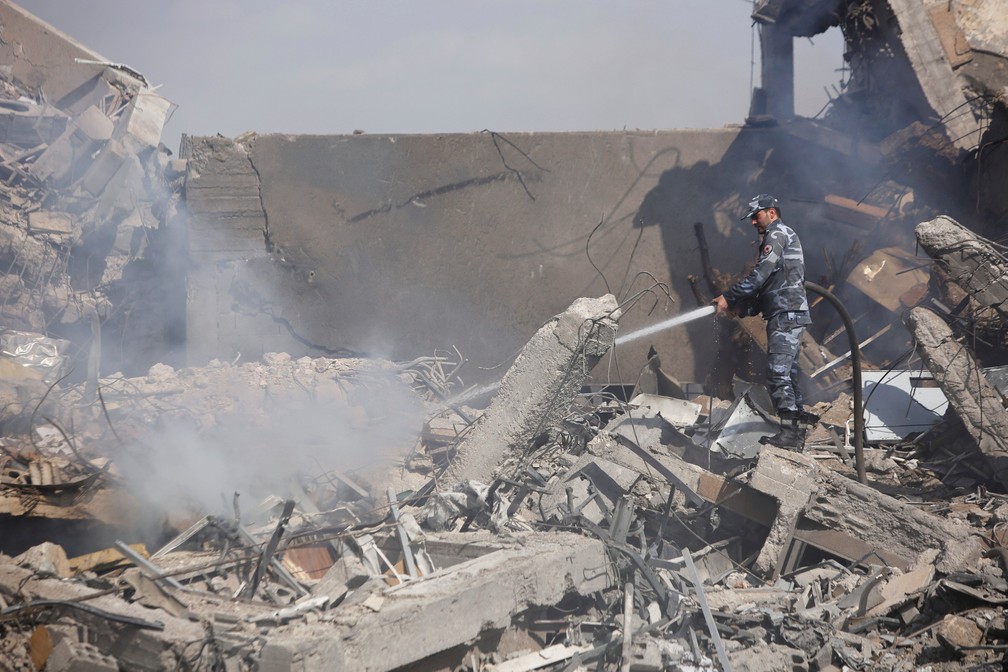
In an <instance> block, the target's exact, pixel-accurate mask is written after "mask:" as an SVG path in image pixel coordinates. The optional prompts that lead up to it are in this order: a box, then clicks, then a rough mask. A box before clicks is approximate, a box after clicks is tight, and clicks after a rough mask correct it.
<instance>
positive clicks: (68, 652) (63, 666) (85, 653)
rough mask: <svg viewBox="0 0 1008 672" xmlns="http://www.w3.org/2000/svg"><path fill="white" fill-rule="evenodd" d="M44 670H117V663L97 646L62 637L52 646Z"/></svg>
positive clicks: (98, 671) (60, 671)
mask: <svg viewBox="0 0 1008 672" xmlns="http://www.w3.org/2000/svg"><path fill="white" fill-rule="evenodd" d="M45 669H46V672H119V663H118V662H116V659H115V658H113V657H112V656H107V655H105V654H103V653H102V652H101V651H99V650H98V647H96V646H93V645H91V644H87V643H85V642H78V641H75V640H71V639H70V638H69V637H64V638H63V639H62V640H60V642H59V644H57V645H56V646H55V647H54V648H53V652H52V655H51V656H49V660H48V661H47V662H46V666H45Z"/></svg>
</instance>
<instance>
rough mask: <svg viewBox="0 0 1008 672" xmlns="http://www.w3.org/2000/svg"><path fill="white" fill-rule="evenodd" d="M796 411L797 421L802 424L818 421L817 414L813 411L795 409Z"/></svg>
mask: <svg viewBox="0 0 1008 672" xmlns="http://www.w3.org/2000/svg"><path fill="white" fill-rule="evenodd" d="M797 413H798V422H800V423H802V424H804V425H809V426H811V425H814V424H816V423H817V422H819V416H818V415H816V414H815V413H809V412H808V411H806V410H804V409H802V410H800V411H797Z"/></svg>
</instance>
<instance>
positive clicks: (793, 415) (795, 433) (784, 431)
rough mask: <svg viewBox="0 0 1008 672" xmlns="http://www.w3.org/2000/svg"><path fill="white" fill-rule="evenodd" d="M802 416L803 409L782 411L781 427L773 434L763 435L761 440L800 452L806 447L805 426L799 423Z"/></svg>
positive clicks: (764, 442) (761, 441)
mask: <svg viewBox="0 0 1008 672" xmlns="http://www.w3.org/2000/svg"><path fill="white" fill-rule="evenodd" d="M801 418H802V412H801V411H781V413H780V419H781V423H780V429H779V430H777V433H776V434H774V435H772V436H761V437H760V440H759V442H760V443H761V444H763V445H767V444H769V445H771V446H777V447H778V448H787V449H788V450H797V451H799V452H800V451H801V450H802V448H804V447H805V427H803V426H801V425H799V424H798V423H799V421H800V419H801Z"/></svg>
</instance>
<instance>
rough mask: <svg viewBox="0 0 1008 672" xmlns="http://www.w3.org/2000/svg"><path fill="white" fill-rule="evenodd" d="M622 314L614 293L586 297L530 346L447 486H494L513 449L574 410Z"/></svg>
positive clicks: (462, 449)
mask: <svg viewBox="0 0 1008 672" xmlns="http://www.w3.org/2000/svg"><path fill="white" fill-rule="evenodd" d="M619 317H620V311H619V307H618V306H617V304H616V297H614V296H613V295H612V294H606V295H605V296H603V297H601V298H597V299H589V298H582V299H578V300H577V301H575V302H574V303H573V304H571V306H570V307H569V308H568V309H567V310H566V311H564V312H563V313H561V314H559V315H557V316H556V317H554V318H553V319H551V320H550V321H549V322H547V323H546V324H545V325H543V326H542V327H541V328H540V329H539V330H538V331H537V332H536V333H535V335H534V336H532V339H531V340H530V341H529V342H528V343H527V344H526V345H525V347H524V348H523V349H522V351H521V353H519V355H518V358H517V359H516V360H515V362H514V364H512V365H511V368H510V369H508V372H507V374H505V376H504V378H503V379H502V380H501V385H500V389H499V390H498V392H497V395H496V396H495V397H494V399H493V401H492V402H491V403H490V406H489V407H488V408H487V409H486V412H485V413H484V414H483V415H482V416H481V417H480V419H479V420H477V422H476V424H475V426H474V427H473V428H472V430H471V431H470V432H469V433H468V434H467V435H466V437H465V438H464V439H463V440H462V442H461V443H460V444H459V446H458V449H457V451H456V455H455V459H454V460H453V461H452V464H451V467H450V468H449V469H448V472H447V473H446V475H445V476H444V477H442V480H443V481H444V482H452V481H462V480H469V479H472V480H477V481H483V482H489V481H490V480H492V479H493V476H494V471H495V470H496V468H497V466H498V465H499V464H500V463H501V461H502V460H504V458H505V457H506V456H507V455H508V453H509V452H510V451H512V450H522V449H524V448H527V447H528V446H529V444H530V442H531V441H532V440H533V439H535V438H536V437H537V436H538V435H539V434H541V433H542V432H544V431H546V430H548V429H550V428H552V427H555V426H558V425H559V424H560V421H561V420H563V418H564V416H566V415H567V414H568V412H569V409H570V405H571V402H572V401H573V400H574V397H575V396H576V395H577V394H578V392H580V390H581V386H582V385H584V382H585V379H586V378H587V377H588V374H589V372H590V371H591V370H592V368H594V366H595V364H596V363H598V361H599V359H600V358H601V357H602V356H603V355H604V354H605V353H606V352H608V351H609V348H611V347H612V345H613V339H614V338H615V336H616V323H617V321H618V320H619Z"/></svg>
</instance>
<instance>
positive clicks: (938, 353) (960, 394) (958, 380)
mask: <svg viewBox="0 0 1008 672" xmlns="http://www.w3.org/2000/svg"><path fill="white" fill-rule="evenodd" d="M907 322H908V324H909V326H910V330H911V331H912V333H913V335H914V338H916V339H917V345H918V346H919V350H920V354H921V358H922V359H923V360H924V362H925V363H926V364H927V367H928V369H930V371H931V374H932V375H933V376H934V378H935V380H936V381H938V385H940V386H941V389H942V392H944V393H945V396H946V397H947V398H948V400H949V403H950V404H952V407H953V408H955V410H956V413H957V414H958V415H959V417H960V419H962V421H963V423H964V424H965V425H966V430H967V431H968V432H969V433H970V436H972V437H973V438H974V439H975V440H976V443H977V447H978V448H979V449H980V452H981V453H983V454H984V456H985V457H986V458H987V460H988V462H989V463H990V465H991V468H992V469H993V476H994V477H995V478H997V479H999V480H1000V481H1001V482H1002V483H1005V484H1008V439H1006V437H1008V412H1005V409H1004V406H1003V405H1002V404H1003V402H1002V398H1001V394H1000V393H999V392H998V391H997V390H996V389H995V388H994V386H993V385H991V384H990V383H989V382H987V378H986V377H985V376H984V374H983V372H982V371H981V370H980V367H979V366H978V365H977V361H976V360H975V359H974V358H973V355H972V354H971V353H970V351H969V350H968V349H967V348H966V346H965V345H964V344H963V343H960V342H959V341H958V340H957V339H956V338H955V335H954V334H953V333H952V330H951V329H950V328H949V326H948V325H947V324H946V323H945V321H944V320H942V319H941V318H940V317H939V316H938V315H936V314H935V313H933V312H932V311H930V310H928V309H927V308H921V307H917V308H914V309H913V310H911V311H910V316H909V318H908V320H907Z"/></svg>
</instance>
